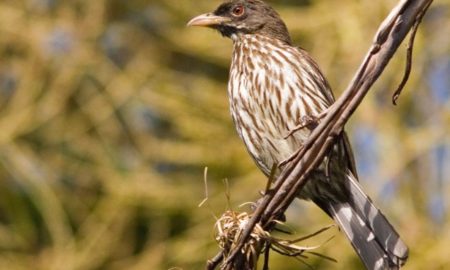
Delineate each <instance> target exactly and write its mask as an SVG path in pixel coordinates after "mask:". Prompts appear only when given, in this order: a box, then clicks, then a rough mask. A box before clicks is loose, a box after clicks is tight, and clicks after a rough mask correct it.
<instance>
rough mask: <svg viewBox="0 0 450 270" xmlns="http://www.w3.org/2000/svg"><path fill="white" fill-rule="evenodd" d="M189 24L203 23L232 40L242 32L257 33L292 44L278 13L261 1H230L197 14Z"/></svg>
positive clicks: (198, 24) (197, 24)
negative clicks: (214, 8) (210, 10)
mask: <svg viewBox="0 0 450 270" xmlns="http://www.w3.org/2000/svg"><path fill="white" fill-rule="evenodd" d="M187 25H188V26H206V27H210V28H213V29H216V30H218V31H219V32H220V33H222V35H224V36H226V37H230V38H232V39H233V40H234V39H238V38H239V37H240V36H241V35H242V34H250V35H251V34H255V35H256V34H259V35H263V36H266V37H270V38H275V39H278V40H280V41H283V42H285V43H287V44H291V38H290V36H289V32H288V30H287V27H286V25H285V24H284V22H283V21H282V20H281V18H280V15H278V13H277V12H276V11H275V10H274V9H273V8H272V7H270V6H269V5H268V4H266V3H265V2H264V1H262V0H232V1H227V2H225V3H223V4H221V5H220V6H219V7H218V8H217V9H216V10H215V11H214V12H211V13H205V14H202V15H199V16H197V17H195V18H193V19H192V20H190V21H189V23H188V24H187Z"/></svg>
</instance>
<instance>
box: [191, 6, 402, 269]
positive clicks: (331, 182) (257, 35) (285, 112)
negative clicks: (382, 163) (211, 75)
mask: <svg viewBox="0 0 450 270" xmlns="http://www.w3.org/2000/svg"><path fill="white" fill-rule="evenodd" d="M188 25H190V26H207V27H210V28H213V29H216V30H218V31H219V32H220V33H221V34H222V35H223V36H226V37H229V38H231V39H232V40H233V56H232V62H231V68H230V78H229V84H228V94H229V102H230V110H231V115H232V118H233V120H234V123H235V125H236V129H237V131H238V134H239V136H240V137H241V139H242V140H243V141H244V143H245V145H246V147H247V150H248V152H249V154H250V155H251V156H252V157H253V159H254V160H255V162H256V164H257V165H258V167H259V168H260V169H261V170H262V171H263V172H264V173H265V174H266V175H269V174H270V171H271V168H272V166H273V165H274V164H275V165H279V164H281V163H283V162H284V161H286V160H289V158H290V157H291V156H292V154H294V153H295V152H296V151H297V150H298V149H299V148H300V147H301V146H302V145H303V144H304V143H305V141H306V140H307V139H308V136H309V135H310V133H311V130H312V129H313V128H314V126H315V125H316V123H315V122H314V121H312V122H309V123H308V121H310V120H308V119H314V118H315V117H318V116H319V115H320V114H322V113H324V112H326V110H327V108H328V107H329V106H330V105H331V104H332V103H333V102H334V97H333V94H332V92H331V89H330V86H329V84H328V82H327V81H326V79H325V78H324V76H323V75H322V73H321V71H320V69H319V67H318V65H317V64H316V62H315V61H314V60H313V59H312V58H311V57H310V56H309V55H308V53H307V52H306V51H304V50H302V49H299V48H297V47H294V46H292V41H291V38H290V36H289V33H288V30H287V27H286V25H285V24H284V22H283V21H282V20H281V18H280V16H279V15H278V13H277V12H276V11H275V10H274V9H272V8H271V7H270V6H269V5H267V4H266V3H265V2H263V1H261V0H233V1H229V2H225V3H223V4H222V5H220V6H219V7H218V8H217V9H216V10H215V11H214V12H213V13H208V14H203V15H200V16H197V17H195V18H194V19H192V20H191V21H190V22H189V23H188ZM305 121H306V122H307V125H305V127H304V128H301V129H299V130H296V131H295V132H293V133H292V135H291V136H287V137H286V135H288V134H290V132H291V131H292V130H294V129H295V128H296V127H297V126H299V125H301V124H304V123H305ZM279 172H280V169H279V170H278V172H277V174H279ZM298 196H299V197H300V198H302V199H307V200H312V201H313V202H315V203H316V204H317V205H318V206H319V207H320V208H322V209H323V210H324V211H325V212H326V213H327V214H328V215H330V216H331V217H332V218H333V219H334V220H335V221H336V222H337V223H338V224H339V226H340V228H341V229H342V230H343V231H344V233H345V234H346V236H347V237H348V239H349V240H350V242H351V243H352V245H353V247H354V249H355V251H356V252H357V253H358V255H359V256H360V258H361V260H362V261H363V263H364V264H365V266H366V268H367V269H398V268H400V266H402V265H403V264H404V263H405V262H406V260H407V258H408V248H407V246H406V245H405V244H404V243H403V241H402V240H401V239H400V237H399V235H398V233H397V232H396V231H395V229H394V228H393V227H392V226H391V224H390V223H389V222H388V220H387V219H386V218H385V217H384V216H383V214H382V213H381V212H380V211H379V210H378V209H377V208H376V207H375V206H374V205H373V204H372V202H371V201H370V199H369V198H368V197H367V195H366V194H365V193H364V192H363V191H362V189H361V186H360V185H359V183H358V181H357V175H356V169H355V165H354V159H353V154H352V151H351V148H350V145H349V143H348V140H347V138H346V135H345V133H342V134H341V136H340V138H339V140H338V141H337V142H336V144H335V145H334V147H333V149H331V150H330V153H329V154H328V155H327V156H326V158H325V160H324V161H323V162H322V164H321V165H320V166H319V167H318V168H317V169H316V170H315V171H314V173H312V175H311V179H310V181H308V183H307V184H306V185H305V187H304V188H303V189H302V190H301V191H300V192H299V195H298Z"/></svg>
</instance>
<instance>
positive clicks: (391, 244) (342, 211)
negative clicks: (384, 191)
mask: <svg viewBox="0 0 450 270" xmlns="http://www.w3.org/2000/svg"><path fill="white" fill-rule="evenodd" d="M348 178H349V181H348V183H349V190H350V200H349V201H348V202H343V203H342V202H340V203H330V204H329V205H328V212H329V213H330V215H331V216H332V217H333V218H334V219H335V221H336V222H337V223H338V224H339V227H340V228H341V229H342V230H343V231H344V233H345V235H346V236H347V238H348V239H349V240H350V241H351V243H352V245H353V247H354V249H355V250H356V252H357V253H358V255H359V256H360V258H361V260H362V261H363V262H364V264H365V266H366V268H367V269H377V270H378V269H400V267H401V266H402V265H404V264H405V262H406V260H407V258H408V247H407V246H406V244H405V243H404V242H403V241H402V240H401V239H400V236H399V235H398V233H397V232H396V231H395V229H394V228H393V227H392V225H391V224H390V223H389V221H388V220H387V219H386V217H385V216H384V215H383V214H382V213H381V212H380V210H378V209H377V208H376V207H375V206H374V205H373V203H372V202H371V200H370V198H369V197H367V195H366V194H365V193H364V192H363V191H362V189H361V187H360V186H359V183H358V182H357V181H356V179H355V178H354V177H353V176H352V175H349V176H348Z"/></svg>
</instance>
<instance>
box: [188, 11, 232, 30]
mask: <svg viewBox="0 0 450 270" xmlns="http://www.w3.org/2000/svg"><path fill="white" fill-rule="evenodd" d="M230 21H231V19H230V18H227V17H221V16H217V15H214V14H212V13H206V14H202V15H198V16H197V17H195V18H193V19H192V20H190V21H189V22H188V23H187V26H206V27H212V26H217V25H220V24H223V23H226V22H230Z"/></svg>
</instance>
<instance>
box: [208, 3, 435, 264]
mask: <svg viewBox="0 0 450 270" xmlns="http://www.w3.org/2000/svg"><path fill="white" fill-rule="evenodd" d="M432 2H433V0H401V1H400V2H399V3H398V4H397V6H395V7H394V8H393V10H392V11H391V12H390V14H389V15H388V16H387V18H386V19H385V20H384V21H383V22H382V24H381V26H380V27H379V29H378V31H377V33H376V35H375V38H374V42H373V44H372V46H371V48H370V49H369V52H368V53H367V55H366V56H365V58H364V61H363V63H362V64H361V66H360V67H359V69H358V71H357V73H356V75H355V76H354V78H353V80H352V81H351V83H350V85H349V87H348V88H347V89H346V90H345V92H344V93H343V95H342V96H341V97H340V98H339V99H338V100H337V101H336V103H334V104H333V105H332V106H331V107H330V108H329V110H328V111H327V115H326V117H324V118H323V120H322V121H321V122H320V124H319V125H318V126H317V127H316V128H315V129H314V131H313V132H312V134H311V136H310V138H309V139H308V141H307V142H306V143H305V144H304V145H303V147H302V149H301V150H300V151H299V152H298V153H297V155H296V156H295V157H294V158H293V159H292V161H291V162H289V163H288V164H286V166H285V168H284V169H283V171H282V172H281V174H280V176H279V177H278V179H277V180H276V182H275V183H276V184H275V186H274V187H273V188H272V189H270V190H269V191H268V192H267V193H266V194H265V195H264V197H263V198H262V200H261V202H260V204H259V205H258V208H257V209H256V210H255V212H254V213H253V216H252V219H251V220H250V221H249V222H248V224H247V226H246V228H245V230H244V232H243V234H242V236H241V237H240V239H239V240H238V243H236V245H235V246H234V248H233V249H232V250H230V251H228V252H227V254H228V256H227V257H226V258H224V255H223V254H224V253H223V252H220V253H219V254H218V255H217V256H216V257H215V259H213V260H211V261H209V262H208V265H207V269H215V268H216V267H217V266H218V265H219V264H220V263H221V262H222V261H223V260H224V262H223V264H222V269H237V268H236V265H238V264H236V262H239V263H242V261H243V260H246V259H248V258H245V256H244V254H243V253H242V252H241V249H242V247H243V246H244V244H245V243H246V241H247V240H248V239H249V236H250V234H251V232H252V230H253V228H254V227H255V225H256V224H257V223H259V226H261V227H262V228H264V229H265V230H267V231H271V230H272V229H273V221H274V220H276V219H277V217H279V216H282V215H283V213H284V212H285V210H286V209H287V208H288V207H289V205H290V204H291V203H292V201H293V200H294V199H295V198H296V195H297V194H298V192H299V190H300V189H301V188H303V186H304V185H305V184H306V182H307V180H308V175H309V174H310V173H311V172H312V171H313V170H314V169H315V168H316V166H318V165H319V164H320V162H321V161H322V160H323V158H324V156H325V154H326V152H327V150H328V149H329V148H330V147H331V146H332V145H333V144H334V142H335V139H336V138H337V137H338V136H339V135H340V134H341V132H342V130H343V128H344V125H345V123H346V122H347V121H348V119H349V118H350V116H351V115H352V114H353V112H354V111H355V110H356V108H357V107H358V106H359V104H360V103H361V101H362V100H363V98H364V97H365V95H366V94H367V92H368V91H369V89H370V87H371V86H372V85H373V83H374V82H375V81H376V80H377V79H378V77H379V76H380V75H381V73H382V72H383V70H384V69H385V67H386V66H387V64H388V62H389V61H390V59H391V58H392V56H393V55H394V53H395V52H396V50H397V49H398V47H399V46H400V44H401V42H402V41H403V40H404V39H405V37H406V35H407V34H408V32H409V31H410V30H411V28H412V27H413V26H414V28H417V26H418V24H419V23H420V21H421V19H422V17H423V16H424V14H425V13H426V11H427V9H428V7H429V6H430V5H431V3H432ZM413 31H415V30H413ZM412 35H413V34H412ZM412 39H413V37H412ZM407 72H408V71H407ZM404 83H405V82H402V85H404ZM262 247H263V245H262V244H261V243H255V248H259V250H261V249H262ZM258 254H259V253H258ZM240 265H242V264H240ZM245 265H251V264H245Z"/></svg>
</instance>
